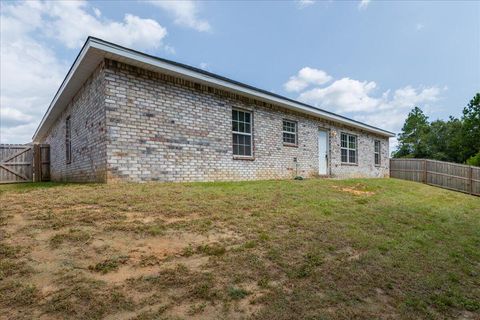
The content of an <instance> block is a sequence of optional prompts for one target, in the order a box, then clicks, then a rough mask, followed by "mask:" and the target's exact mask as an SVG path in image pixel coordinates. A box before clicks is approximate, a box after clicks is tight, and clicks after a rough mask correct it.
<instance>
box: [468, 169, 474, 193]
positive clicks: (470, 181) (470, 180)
mask: <svg viewBox="0 0 480 320" xmlns="http://www.w3.org/2000/svg"><path fill="white" fill-rule="evenodd" d="M468 169H469V170H468V193H470V194H473V167H470V168H468Z"/></svg>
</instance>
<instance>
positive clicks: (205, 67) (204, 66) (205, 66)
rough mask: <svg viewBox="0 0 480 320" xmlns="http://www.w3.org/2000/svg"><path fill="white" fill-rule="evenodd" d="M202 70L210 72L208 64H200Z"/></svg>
mask: <svg viewBox="0 0 480 320" xmlns="http://www.w3.org/2000/svg"><path fill="white" fill-rule="evenodd" d="M200 69H202V70H206V71H208V70H209V67H208V63H206V62H201V63H200Z"/></svg>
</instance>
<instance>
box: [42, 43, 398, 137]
mask: <svg viewBox="0 0 480 320" xmlns="http://www.w3.org/2000/svg"><path fill="white" fill-rule="evenodd" d="M91 49H97V50H99V52H102V54H103V56H102V58H110V59H113V60H120V61H121V62H125V63H128V64H133V65H137V66H140V67H144V68H147V69H154V70H157V71H160V72H162V73H167V74H171V75H175V76H180V77H183V78H188V79H191V80H195V81H198V82H201V83H204V84H208V85H210V86H215V87H217V88H221V89H226V90H230V91H234V92H236V93H239V94H243V95H247V96H250V97H253V98H256V99H259V100H264V101H267V102H270V103H273V104H276V105H280V106H282V107H285V108H287V109H290V110H295V111H300V112H302V113H307V114H310V115H313V116H317V117H320V118H323V119H326V120H330V121H334V122H338V123H342V124H344V125H347V126H351V127H355V128H358V129H361V130H364V131H368V132H373V133H376V134H378V135H381V136H385V137H394V136H395V134H394V133H393V132H390V131H387V130H383V129H380V128H376V127H373V126H370V125H368V124H365V123H361V122H358V121H356V120H353V119H349V118H346V117H343V116H340V115H337V114H335V113H332V112H329V111H326V110H322V109H319V108H316V107H313V106H310V105H307V104H304V103H301V102H298V101H295V100H292V99H290V98H286V97H282V96H280V95H277V94H274V93H270V92H267V91H265V90H262V89H258V88H255V87H252V86H249V85H246V84H243V83H240V82H237V81H234V80H230V79H227V78H224V77H222V76H217V75H215V74H212V73H209V72H206V71H203V70H200V69H197V68H193V67H190V66H186V65H183V64H180V63H177V62H172V61H168V60H165V59H161V58H158V57H153V56H150V55H147V54H145V53H141V52H138V51H135V50H132V49H128V48H124V47H121V46H119V45H116V44H113V43H110V42H106V41H104V40H101V39H97V38H93V37H89V38H88V39H87V41H86V42H85V44H84V46H83V47H82V49H81V51H80V53H79V54H78V56H77V58H76V59H75V61H74V63H73V65H72V67H71V68H70V70H69V72H68V73H67V76H66V77H65V79H64V80H63V82H62V85H61V86H60V88H59V90H58V91H57V93H56V94H55V97H54V99H53V100H52V103H51V104H50V106H49V108H48V110H47V112H46V113H45V115H44V116H43V118H42V121H41V122H40V124H39V126H38V128H37V130H36V131H35V134H34V136H33V141H35V140H36V139H38V137H39V135H40V134H42V132H43V131H45V130H43V126H44V125H45V123H46V122H47V120H48V119H49V117H50V116H51V115H52V112H53V111H52V110H54V109H55V108H61V106H59V107H56V106H57V104H58V103H59V99H60V97H61V96H62V94H63V93H64V90H65V88H66V87H67V86H68V85H69V83H70V81H72V78H74V75H75V74H76V72H77V70H78V68H79V67H80V66H81V65H82V62H83V61H84V59H85V57H86V56H87V54H88V53H89V52H90V50H91ZM97 53H98V52H97ZM83 81H85V79H84V80H83ZM76 86H79V84H78V83H77V84H76ZM61 110H62V109H60V111H57V112H54V113H56V114H57V116H58V113H59V112H61ZM54 111H55V110H54Z"/></svg>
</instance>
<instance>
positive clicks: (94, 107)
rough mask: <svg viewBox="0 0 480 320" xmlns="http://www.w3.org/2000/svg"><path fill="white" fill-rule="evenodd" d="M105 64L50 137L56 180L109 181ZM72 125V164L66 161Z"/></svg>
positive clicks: (89, 80)
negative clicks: (68, 128)
mask: <svg viewBox="0 0 480 320" xmlns="http://www.w3.org/2000/svg"><path fill="white" fill-rule="evenodd" d="M104 84H105V83H104V64H103V63H102V64H101V65H100V66H99V67H98V68H97V69H96V70H95V72H94V73H93V74H92V75H91V76H90V78H89V79H88V80H87V81H86V82H85V84H84V85H83V86H82V88H81V89H80V90H79V92H78V93H77V94H76V95H75V97H74V98H73V99H72V101H71V102H70V103H69V105H68V106H67V108H66V109H65V110H64V111H63V112H62V114H61V115H60V116H59V118H58V119H57V120H56V121H55V123H54V124H53V125H52V127H51V128H50V129H49V130H48V132H47V134H46V136H45V137H44V138H43V139H41V140H40V142H42V143H48V144H49V145H50V174H51V179H52V180H53V181H83V182H87V181H106V144H105V143H106V129H105V128H106V127H105V96H104V92H105V87H104ZM68 116H70V123H71V149H72V160H71V163H69V164H67V162H66V152H65V149H66V145H65V134H66V133H65V120H66V118H67V117H68Z"/></svg>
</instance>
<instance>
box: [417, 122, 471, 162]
mask: <svg viewBox="0 0 480 320" xmlns="http://www.w3.org/2000/svg"><path fill="white" fill-rule="evenodd" d="M462 128H463V124H462V121H461V120H460V119H457V118H454V117H450V118H449V120H448V121H443V120H436V121H433V122H432V123H431V124H430V130H429V132H428V134H427V136H426V138H425V140H426V142H427V145H428V149H429V152H428V154H429V156H430V157H431V158H432V159H436V160H441V161H450V162H464V161H465V159H464V158H463V157H462V149H461V147H460V146H461V145H462Z"/></svg>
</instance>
